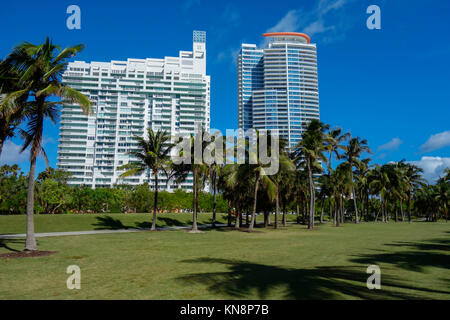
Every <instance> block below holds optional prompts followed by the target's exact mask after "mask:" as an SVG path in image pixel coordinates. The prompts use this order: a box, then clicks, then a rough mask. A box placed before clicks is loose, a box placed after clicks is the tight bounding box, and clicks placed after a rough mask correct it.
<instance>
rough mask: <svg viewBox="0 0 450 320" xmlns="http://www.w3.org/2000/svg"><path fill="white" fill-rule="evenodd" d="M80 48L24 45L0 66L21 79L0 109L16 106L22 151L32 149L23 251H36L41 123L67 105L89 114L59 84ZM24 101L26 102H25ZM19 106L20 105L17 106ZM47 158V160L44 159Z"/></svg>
mask: <svg viewBox="0 0 450 320" xmlns="http://www.w3.org/2000/svg"><path fill="white" fill-rule="evenodd" d="M83 48H84V46H83V45H81V44H80V45H77V46H74V47H67V48H65V49H63V50H60V47H59V46H56V45H53V43H52V42H51V41H50V40H49V38H47V39H46V41H45V43H44V44H41V45H34V44H31V43H28V42H24V43H22V44H20V45H18V46H17V47H15V48H14V50H13V51H12V53H11V54H9V55H8V56H7V57H6V59H5V60H4V61H3V62H2V63H1V65H0V73H1V75H2V76H3V75H4V74H5V73H7V72H8V70H9V71H10V72H17V74H18V75H19V76H20V77H19V79H18V86H19V88H20V89H18V90H15V91H13V92H11V93H9V94H8V95H7V97H6V98H5V99H4V100H3V102H2V104H1V106H0V109H1V110H4V109H5V108H11V107H12V106H14V105H17V106H18V107H19V108H20V109H21V114H22V115H23V116H24V118H25V119H26V122H27V123H26V125H27V126H26V130H20V132H21V135H22V137H23V138H24V145H23V147H22V151H23V150H25V149H26V148H28V147H29V146H31V150H30V151H31V152H30V171H29V174H28V195H27V239H26V244H25V250H26V251H36V250H37V244H36V239H35V236H34V220H33V213H34V183H35V171H36V158H37V156H38V155H39V154H43V155H44V157H45V152H44V149H43V147H42V136H43V130H44V119H46V118H48V119H50V120H51V121H52V122H53V123H55V121H56V118H57V116H58V113H59V107H60V106H61V104H65V103H67V102H69V101H70V102H71V103H76V104H79V105H80V107H81V108H82V110H83V111H84V112H85V113H88V112H89V111H90V110H91V102H90V101H89V99H88V98H87V97H86V96H84V95H83V94H81V93H80V92H78V91H77V90H75V89H72V88H71V87H69V86H67V85H65V84H63V83H62V81H61V75H62V72H63V71H64V70H65V68H66V66H67V59H69V58H71V57H73V56H74V55H75V54H77V53H78V52H80V51H82V50H83ZM55 96H56V97H59V98H62V99H64V101H49V99H50V98H52V97H55ZM24 101H25V102H24ZM17 102H22V103H19V104H18V103H17ZM45 158H46V157H45Z"/></svg>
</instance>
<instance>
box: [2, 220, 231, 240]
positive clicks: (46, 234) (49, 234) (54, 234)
mask: <svg viewBox="0 0 450 320" xmlns="http://www.w3.org/2000/svg"><path fill="white" fill-rule="evenodd" d="M211 226H212V225H211V224H202V225H199V226H198V228H199V229H205V228H210V227H211ZM216 226H217V227H225V226H227V225H226V224H222V223H218V224H216ZM190 228H191V226H176V227H162V228H157V230H160V231H163V230H180V229H190ZM149 230H150V228H145V229H118V230H90V231H68V232H44V233H36V234H35V237H36V238H42V237H61V236H81V235H86V234H105V233H126V232H138V231H149ZM26 236H27V235H26V234H25V233H19V234H0V239H13V238H25V237H26Z"/></svg>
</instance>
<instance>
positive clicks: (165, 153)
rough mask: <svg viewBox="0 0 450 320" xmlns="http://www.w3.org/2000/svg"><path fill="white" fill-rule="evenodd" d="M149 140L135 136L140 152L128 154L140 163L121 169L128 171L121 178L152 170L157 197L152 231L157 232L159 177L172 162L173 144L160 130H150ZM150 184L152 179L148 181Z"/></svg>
mask: <svg viewBox="0 0 450 320" xmlns="http://www.w3.org/2000/svg"><path fill="white" fill-rule="evenodd" d="M147 133H148V140H146V139H145V138H143V137H140V136H135V139H136V140H137V147H138V150H134V151H131V152H129V153H128V154H129V155H131V156H133V157H135V158H136V159H137V160H138V161H137V162H135V161H133V162H129V163H127V164H124V165H123V166H120V167H119V170H127V171H125V172H124V173H122V174H121V175H120V177H122V178H123V177H129V176H136V175H140V174H142V173H143V172H145V171H146V170H149V171H150V170H151V172H152V174H153V176H154V177H155V195H154V197H155V198H154V201H153V220H152V228H151V231H155V230H156V213H157V212H158V186H159V184H158V181H159V179H158V175H159V172H160V170H162V169H163V168H164V166H167V165H168V163H169V162H170V152H171V150H172V147H173V144H172V143H170V135H169V134H168V133H167V131H162V130H158V131H156V133H155V132H154V131H153V129H151V128H149V129H148V131H147ZM148 180H149V181H148V182H149V183H150V177H149V179H148Z"/></svg>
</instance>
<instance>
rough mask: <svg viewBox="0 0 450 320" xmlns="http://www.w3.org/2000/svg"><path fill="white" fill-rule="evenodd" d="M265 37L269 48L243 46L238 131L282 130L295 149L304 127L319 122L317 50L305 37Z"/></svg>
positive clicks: (285, 34) (289, 34)
mask: <svg viewBox="0 0 450 320" xmlns="http://www.w3.org/2000/svg"><path fill="white" fill-rule="evenodd" d="M263 36H264V37H266V38H267V39H268V40H269V41H268V44H267V46H266V47H265V48H263V49H260V48H258V47H257V46H256V45H255V44H242V46H241V50H240V53H239V58H238V113H239V117H238V118H239V123H238V124H239V128H242V129H244V130H247V129H249V128H255V129H268V130H277V131H278V132H279V134H280V136H281V137H282V138H284V139H286V140H287V141H288V143H289V146H290V147H292V146H294V145H295V144H297V143H298V142H299V141H300V139H301V134H302V132H303V127H302V126H303V124H304V123H306V122H308V121H311V120H312V119H319V118H320V114H319V86H318V76H317V52H316V45H315V44H312V43H310V38H309V37H308V36H307V35H306V34H303V33H297V32H275V33H265V34H263Z"/></svg>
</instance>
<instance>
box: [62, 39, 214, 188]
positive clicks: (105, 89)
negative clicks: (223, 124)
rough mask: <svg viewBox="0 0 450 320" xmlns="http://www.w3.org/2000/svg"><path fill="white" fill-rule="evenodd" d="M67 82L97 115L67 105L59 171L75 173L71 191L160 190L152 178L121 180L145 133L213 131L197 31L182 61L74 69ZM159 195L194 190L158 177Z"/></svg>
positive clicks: (207, 79) (116, 63)
mask: <svg viewBox="0 0 450 320" xmlns="http://www.w3.org/2000/svg"><path fill="white" fill-rule="evenodd" d="M63 82H64V83H65V84H67V85H69V86H71V87H72V88H74V89H77V90H79V91H80V92H82V93H84V94H85V95H86V96H87V97H88V98H89V99H90V101H91V102H92V104H93V113H92V114H90V115H84V114H83V113H82V111H81V108H80V107H79V106H78V105H65V106H64V107H63V109H62V116H61V122H60V138H59V148H58V154H59V156H58V168H60V169H63V170H66V171H69V172H70V173H71V178H70V180H69V183H70V184H72V185H89V186H91V187H93V188H95V187H105V186H106V187H110V186H113V185H114V184H132V185H136V184H142V183H145V182H148V183H149V184H150V185H151V186H152V185H154V182H155V177H153V176H152V175H151V174H150V172H145V173H143V174H142V175H141V176H134V177H127V178H120V177H119V176H120V174H121V173H123V171H121V170H119V169H118V168H119V167H120V166H121V165H123V164H126V163H128V162H130V161H133V160H136V159H134V158H133V157H132V156H130V155H129V154H128V153H129V152H130V151H133V150H136V145H137V144H136V141H135V136H136V135H137V136H142V137H146V135H147V129H148V128H152V129H153V130H158V129H161V130H166V131H167V132H168V133H169V134H171V135H172V136H174V135H175V134H190V133H194V130H195V128H196V126H197V124H198V123H201V125H202V126H203V127H205V128H206V129H207V130H209V127H210V77H209V76H208V75H206V33H205V32H203V31H194V34H193V50H192V51H180V52H179V56H178V57H165V58H164V59H152V58H147V59H128V60H127V61H111V62H91V63H86V62H82V61H75V62H71V63H69V65H68V67H67V69H66V71H65V72H64V74H63ZM158 179H159V186H160V188H161V189H167V190H169V191H170V190H171V189H174V188H184V189H188V190H189V189H191V188H192V179H191V178H188V179H187V180H186V181H185V182H184V183H182V184H181V185H175V184H174V182H173V181H169V183H167V180H166V177H165V176H164V175H163V174H161V176H159V178H158Z"/></svg>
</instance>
